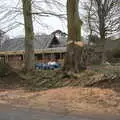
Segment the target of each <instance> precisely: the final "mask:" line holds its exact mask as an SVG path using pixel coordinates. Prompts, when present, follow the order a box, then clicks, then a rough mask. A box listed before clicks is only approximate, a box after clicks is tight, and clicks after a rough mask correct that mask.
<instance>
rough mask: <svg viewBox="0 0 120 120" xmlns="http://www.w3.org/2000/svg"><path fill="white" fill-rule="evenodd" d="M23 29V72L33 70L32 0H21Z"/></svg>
mask: <svg viewBox="0 0 120 120" xmlns="http://www.w3.org/2000/svg"><path fill="white" fill-rule="evenodd" d="M22 3H23V16H24V27H25V70H27V71H30V70H33V69H34V41H33V40H34V32H33V21H32V0H22Z"/></svg>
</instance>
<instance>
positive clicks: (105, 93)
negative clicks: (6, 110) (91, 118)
mask: <svg viewBox="0 0 120 120" xmlns="http://www.w3.org/2000/svg"><path fill="white" fill-rule="evenodd" d="M0 103H3V104H12V105H15V106H22V107H32V108H39V109H42V110H46V111H49V110H50V111H53V112H61V113H65V114H66V113H68V114H80V113H88V114H111V115H120V93H119V92H116V91H113V90H111V89H100V88H80V87H79V88H78V87H65V88H58V89H51V90H46V91H39V92H28V91H24V90H22V89H19V90H0Z"/></svg>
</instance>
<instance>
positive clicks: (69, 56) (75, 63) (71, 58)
mask: <svg viewBox="0 0 120 120" xmlns="http://www.w3.org/2000/svg"><path fill="white" fill-rule="evenodd" d="M78 6H79V0H67V21H68V44H67V53H66V56H65V62H64V69H65V70H66V71H72V72H80V71H81V70H82V69H83V68H84V67H85V66H84V64H82V62H81V54H82V50H83V44H82V42H80V41H81V26H82V21H81V20H80V17H79V12H78ZM76 43H80V44H76Z"/></svg>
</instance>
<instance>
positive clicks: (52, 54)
mask: <svg viewBox="0 0 120 120" xmlns="http://www.w3.org/2000/svg"><path fill="white" fill-rule="evenodd" d="M66 44H67V37H66V34H65V33H63V32H61V31H60V30H58V31H55V32H53V33H52V34H50V35H46V34H42V35H35V40H34V48H35V49H34V52H35V60H36V62H38V61H40V62H43V61H44V62H47V61H49V60H50V59H56V60H59V59H63V57H64V55H65V52H66ZM24 52H25V46H24V37H20V38H14V39H10V40H6V41H5V42H4V43H3V45H2V48H1V50H0V56H1V58H4V60H5V62H13V61H14V62H15V61H16V62H17V61H24Z"/></svg>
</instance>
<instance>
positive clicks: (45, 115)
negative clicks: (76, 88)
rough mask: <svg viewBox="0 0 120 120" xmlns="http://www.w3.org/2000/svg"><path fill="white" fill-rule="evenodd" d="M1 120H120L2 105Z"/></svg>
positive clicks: (117, 119)
mask: <svg viewBox="0 0 120 120" xmlns="http://www.w3.org/2000/svg"><path fill="white" fill-rule="evenodd" d="M0 120H120V117H117V116H115V117H111V116H109V117H108V116H106V117H105V116H104V117H103V116H91V117H87V116H85V115H84V116H83V115H81V116H70V115H62V114H55V113H52V112H51V113H50V112H44V111H40V110H35V109H28V108H18V107H13V106H10V105H2V104H1V105H0Z"/></svg>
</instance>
